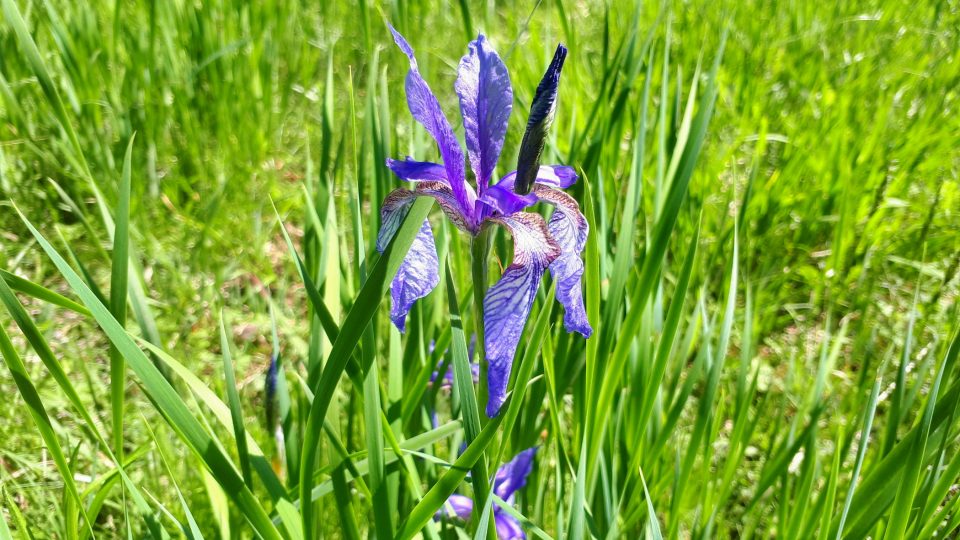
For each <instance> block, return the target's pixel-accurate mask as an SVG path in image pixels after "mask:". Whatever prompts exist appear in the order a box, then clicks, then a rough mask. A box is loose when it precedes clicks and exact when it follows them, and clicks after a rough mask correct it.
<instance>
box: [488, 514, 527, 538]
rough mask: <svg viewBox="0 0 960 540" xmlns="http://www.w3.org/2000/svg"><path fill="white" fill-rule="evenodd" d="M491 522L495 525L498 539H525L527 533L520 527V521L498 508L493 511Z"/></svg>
mask: <svg viewBox="0 0 960 540" xmlns="http://www.w3.org/2000/svg"><path fill="white" fill-rule="evenodd" d="M493 523H494V525H496V526H497V539H498V540H525V539H526V538H527V535H526V534H524V532H523V529H521V528H520V522H519V521H517V520H516V518H514V517H513V516H511V515H510V514H508V513H506V512H503V511H502V510H500V509H499V508H498V509H497V510H496V511H495V512H494V513H493Z"/></svg>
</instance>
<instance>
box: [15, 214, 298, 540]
mask: <svg viewBox="0 0 960 540" xmlns="http://www.w3.org/2000/svg"><path fill="white" fill-rule="evenodd" d="M14 209H15V210H16V211H17V213H18V215H19V216H20V219H21V221H23V223H24V225H26V226H27V228H28V229H29V230H30V232H31V234H33V236H34V238H36V239H37V242H38V243H39V244H40V246H41V247H42V248H43V250H44V251H45V252H46V253H47V256H49V257H50V259H51V260H52V261H53V263H54V265H55V266H56V267H57V269H58V270H59V271H60V273H61V274H62V275H63V276H64V278H65V279H66V280H67V282H68V283H69V284H70V287H71V288H72V289H73V290H74V292H75V293H76V294H77V296H79V297H80V299H81V301H83V303H84V305H85V306H87V309H89V310H90V312H91V313H92V314H93V317H94V319H96V321H97V324H98V325H99V326H100V328H101V329H102V330H103V331H104V333H105V334H106V335H107V337H108V338H109V339H110V342H111V343H113V344H114V345H116V347H117V349H118V350H119V351H120V353H121V354H122V355H123V356H124V358H125V359H126V361H127V362H128V363H129V364H130V367H131V368H132V369H133V371H134V373H136V374H137V376H138V377H139V379H140V382H141V384H142V385H143V388H144V390H145V391H146V392H147V394H148V395H149V396H150V398H151V399H152V400H153V402H154V404H155V406H156V407H157V409H158V410H159V411H160V412H161V413H163V414H164V417H165V418H166V420H167V422H168V423H169V424H170V426H171V427H172V428H173V429H174V431H176V432H177V434H178V435H179V436H180V438H181V439H182V440H183V441H184V442H185V443H187V445H188V446H189V447H190V449H191V450H192V451H193V452H194V453H195V455H196V456H197V457H198V458H199V459H200V460H201V462H203V463H204V465H206V467H207V468H208V469H209V471H210V472H211V474H212V475H213V476H214V478H215V479H216V480H217V482H218V483H219V484H220V485H221V486H222V487H223V488H224V491H225V492H226V493H227V495H228V496H229V497H231V498H232V499H233V500H234V502H235V503H236V504H237V506H238V507H239V508H240V510H241V512H243V515H244V517H245V518H246V519H247V520H248V521H249V522H250V524H251V525H252V526H253V528H254V529H255V530H256V531H257V532H258V534H260V535H261V536H263V537H264V538H266V539H268V540H269V539H279V538H280V533H279V532H278V531H277V529H276V527H274V526H273V523H271V522H270V519H269V518H268V517H267V514H266V512H265V511H264V509H263V507H262V506H261V505H260V503H259V501H258V500H257V499H256V497H255V496H254V495H253V493H251V492H250V490H249V489H248V488H247V487H246V485H244V483H243V479H242V478H241V477H240V475H239V474H238V473H237V470H236V469H235V468H234V466H233V464H232V463H230V460H229V458H228V457H227V456H226V455H224V454H223V453H222V452H221V451H220V450H219V449H218V448H217V447H216V446H215V445H214V444H213V441H212V439H211V437H210V435H209V434H208V433H207V432H206V431H205V430H204V429H203V427H202V426H201V425H200V422H198V421H197V419H196V418H195V417H194V416H193V415H192V414H191V413H190V411H189V409H188V408H187V406H186V404H185V403H184V402H183V400H182V399H181V398H180V396H179V395H178V394H177V392H176V390H174V389H173V387H172V386H171V385H170V383H169V382H168V381H167V379H166V378H164V376H163V375H162V374H161V372H160V371H159V370H158V369H157V367H156V366H155V365H154V364H153V363H152V362H151V361H150V359H148V358H147V356H146V354H144V352H143V351H142V350H140V348H139V347H137V346H136V344H135V343H134V341H133V338H131V337H130V336H129V335H128V334H127V332H126V330H124V329H123V327H122V326H120V324H119V323H118V322H117V320H116V319H114V318H113V316H112V315H111V314H110V312H109V311H108V310H107V308H106V306H104V305H103V304H102V303H101V302H100V300H98V299H97V297H96V296H95V295H94V294H93V292H92V291H91V290H90V288H89V287H87V286H86V284H85V283H84V281H83V279H82V278H81V277H80V276H79V275H77V273H76V272H74V271H73V269H72V268H71V267H70V265H68V264H67V261H65V260H64V259H63V257H62V256H61V255H60V254H59V253H58V252H57V250H56V249H54V247H53V246H52V245H50V243H49V242H48V241H47V240H46V238H44V236H43V235H42V234H40V231H38V230H37V229H36V227H34V225H33V223H31V222H30V220H28V219H27V217H26V216H25V215H23V213H22V212H21V211H20V209H19V208H17V207H16V206H15V207H14ZM78 401H79V400H78ZM91 423H92V422H91Z"/></svg>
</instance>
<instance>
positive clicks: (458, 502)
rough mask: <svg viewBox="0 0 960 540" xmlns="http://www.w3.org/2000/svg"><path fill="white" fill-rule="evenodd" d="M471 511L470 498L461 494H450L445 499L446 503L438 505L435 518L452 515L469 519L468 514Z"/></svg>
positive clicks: (471, 502) (465, 519)
mask: <svg viewBox="0 0 960 540" xmlns="http://www.w3.org/2000/svg"><path fill="white" fill-rule="evenodd" d="M472 512H473V501H472V500H470V497H465V496H463V495H451V496H450V498H448V499H447V503H446V504H444V505H443V506H441V507H440V510H437V515H436V517H437V518H441V517H444V516H447V517H453V516H456V517H458V518H460V519H462V520H464V521H470V514H471V513H472Z"/></svg>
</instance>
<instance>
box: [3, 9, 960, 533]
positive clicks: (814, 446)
mask: <svg viewBox="0 0 960 540" xmlns="http://www.w3.org/2000/svg"><path fill="white" fill-rule="evenodd" d="M0 4H2V7H3V22H2V23H0V50H3V51H4V54H3V55H2V57H0V207H2V208H3V210H4V211H3V212H0V228H2V236H0V238H2V239H0V263H2V264H0V302H2V304H3V306H4V309H3V310H0V312H2V313H4V315H2V316H0V355H2V357H3V360H4V365H5V366H6V367H7V370H5V373H9V376H6V375H4V376H0V389H2V390H3V391H4V392H5V395H8V396H11V397H10V399H7V400H6V401H5V403H4V405H2V406H0V418H2V419H3V422H0V438H2V440H3V441H4V444H2V445H0V464H2V465H3V467H0V493H2V496H0V507H2V508H3V512H0V538H20V537H22V538H30V537H65V538H87V537H92V536H96V537H99V536H106V537H126V536H130V537H142V536H152V537H158V538H160V537H169V536H184V537H188V538H201V537H218V536H219V537H222V538H228V537H230V538H232V537H238V538H241V537H243V538H245V537H250V536H251V535H255V536H258V537H263V538H316V537H334V538H341V537H342V538H359V537H361V536H369V537H376V538H394V537H396V538H413V537H418V536H420V537H425V538H460V537H464V536H467V537H471V536H472V537H492V536H494V530H493V527H492V526H491V525H492V524H491V517H492V516H493V515H494V514H499V513H504V514H509V515H511V516H513V517H514V518H516V519H517V520H518V521H519V522H520V523H521V524H522V525H523V527H524V529H525V531H526V533H527V535H528V536H529V537H538V538H557V539H566V538H571V539H579V538H586V537H593V538H621V537H623V538H636V537H648V538H664V537H666V538H692V537H697V538H712V537H731V536H737V537H746V538H752V537H772V536H775V537H778V538H814V537H816V538H864V537H872V538H881V537H883V538H931V537H934V536H936V537H949V536H950V535H951V534H953V535H955V534H956V530H957V528H958V526H960V497H957V493H956V484H957V483H958V479H960V457H958V456H960V451H958V450H960V367H958V365H957V362H958V356H960V325H958V323H957V321H958V320H960V309H958V304H957V297H958V292H960V286H958V280H957V273H958V272H957V271H958V268H960V227H958V225H960V221H958V216H957V210H956V209H957V208H958V202H960V201H958V197H960V183H958V179H957V171H958V166H960V162H958V160H957V155H956V152H955V149H954V146H955V144H954V141H955V138H956V137H955V134H956V133H958V132H960V120H958V116H957V115H956V114H955V110H956V108H957V106H958V103H957V100H958V94H957V92H956V91H955V90H953V89H954V88H955V87H956V86H957V85H956V83H957V81H958V80H960V71H958V70H960V67H958V66H960V62H958V60H960V58H958V57H957V51H956V47H955V45H954V44H955V43H956V42H957V39H958V38H960V35H958V30H957V29H958V28H960V24H958V23H960V15H958V13H957V11H956V9H955V8H954V7H953V6H951V5H949V4H948V3H941V4H935V5H930V6H926V5H912V6H903V5H900V4H898V3H892V2H883V1H875V2H858V3H854V4H851V5H845V6H842V7H832V6H831V7H826V6H821V5H819V4H817V3H814V2H794V3H781V4H776V5H766V4H763V5H760V4H759V3H748V4H742V5H741V4H737V5H736V6H734V5H732V4H730V5H727V4H726V3H715V4H708V3H701V4H682V5H681V4H677V5H670V4H663V5H661V4H659V3H646V2H639V3H636V4H634V3H631V2H625V1H620V0H615V1H613V2H609V3H608V4H607V5H601V4H596V5H594V4H570V3H566V2H563V1H560V0H556V1H553V2H541V3H536V4H533V5H530V6H521V5H512V4H499V3H495V2H487V3H482V4H476V5H474V4H471V3H469V2H460V3H458V4H455V5H453V6H446V7H442V6H438V5H435V4H434V3H430V2H405V1H396V2H386V3H376V2H361V3H360V4H358V5H353V4H351V3H347V2H327V3H323V4H321V5H313V4H302V3H299V2H293V1H286V0H283V1H278V2H274V3H270V4H263V5H259V4H249V3H243V2H229V1H225V2H216V3H190V2H172V3H160V2H157V3H152V2H151V3H147V4H145V5H140V4H137V3H125V2H101V3H94V4H93V5H91V6H81V5H74V4H72V3H65V2H44V3H31V2H22V1H16V0H2V1H0ZM387 21H389V22H391V23H392V24H393V25H394V26H396V27H397V28H398V29H399V30H400V31H402V32H404V33H405V34H406V35H407V36H408V37H409V38H410V39H411V41H412V44H413V46H414V47H415V48H416V49H417V51H418V60H419V63H420V69H421V71H422V72H423V73H424V74H425V75H426V77H427V79H428V81H429V82H430V84H431V86H432V87H433V89H434V91H435V92H436V93H437V94H438V97H439V98H440V101H441V104H442V105H443V107H444V108H445V110H446V111H447V113H448V116H449V117H450V118H451V119H454V118H458V115H457V110H456V103H455V100H454V99H453V96H454V94H453V91H452V83H453V80H454V77H455V68H456V63H457V61H458V59H459V57H460V56H461V55H462V54H463V53H464V52H465V50H466V42H467V40H468V39H470V38H472V37H473V36H474V35H475V32H477V31H483V32H484V33H485V34H486V35H487V36H488V37H489V39H490V40H491V42H492V43H493V44H494V45H495V46H496V48H497V49H498V50H499V52H500V53H501V55H503V57H504V59H505V61H506V63H507V66H508V68H509V69H510V75H511V80H512V84H513V88H514V95H515V104H514V105H515V106H514V110H515V111H518V113H517V114H515V115H514V117H515V118H514V119H513V120H512V121H511V123H510V127H509V129H508V136H507V141H506V145H505V152H504V156H505V160H506V161H507V162H509V161H510V160H511V159H512V156H513V155H515V152H516V150H517V147H518V146H519V142H520V140H519V138H520V134H521V133H522V125H523V123H524V122H525V118H523V114H521V113H520V112H519V111H526V110H527V109H528V108H529V104H530V101H531V99H532V97H533V92H534V89H535V87H536V84H537V81H538V79H539V77H540V75H541V73H542V71H543V68H544V66H546V64H547V62H548V61H549V58H550V56H549V55H550V54H551V53H552V51H553V48H554V47H555V45H556V43H557V42H558V41H563V42H564V43H566V45H567V46H568V47H569V49H570V51H571V53H570V58H569V59H568V61H567V66H566V68H565V71H564V75H563V81H562V83H561V94H560V107H559V111H558V115H557V121H556V124H555V126H554V131H553V134H552V136H551V139H550V141H549V142H548V144H547V154H548V156H547V158H546V159H545V162H547V161H548V162H551V163H564V164H570V165H573V166H575V167H576V168H577V169H578V172H579V173H580V180H579V182H578V183H577V184H576V186H575V187H574V188H572V190H571V193H572V195H574V197H575V198H576V199H577V200H578V201H579V203H580V205H581V208H582V209H583V212H584V214H585V215H586V217H587V220H588V222H589V224H590V230H591V233H590V236H589V238H588V241H587V246H586V249H585V252H584V262H585V272H584V282H583V283H584V287H583V288H584V296H585V301H586V306H587V312H588V316H589V318H590V321H591V323H592V325H593V327H594V330H595V332H594V335H593V336H592V337H591V338H589V339H587V340H583V339H581V338H580V337H579V336H576V335H569V334H567V333H566V332H565V331H563V328H562V324H561V317H562V312H561V308H558V307H555V304H556V302H554V297H553V296H554V289H553V284H552V283H550V280H545V283H544V286H542V287H541V289H540V292H539V294H538V298H537V300H536V301H535V305H534V309H533V314H532V315H531V317H530V320H529V321H528V323H527V325H526V329H525V333H524V338H523V339H522V341H521V346H520V350H519V351H518V353H517V359H516V362H515V366H514V373H513V377H512V381H511V386H510V388H511V394H510V397H509V399H508V401H507V403H506V404H505V406H504V407H503V410H502V412H501V414H500V415H499V416H498V417H496V418H495V419H491V420H486V419H482V418H481V415H480V414H479V412H478V411H479V410H480V409H479V408H480V407H482V406H483V405H484V404H483V403H479V402H478V400H477V398H476V394H475V389H474V385H473V384H472V383H471V381H470V369H471V368H470V365H469V362H470V361H471V358H470V355H469V352H468V351H469V347H468V344H469V342H470V336H471V334H473V333H475V331H476V329H477V325H478V321H477V320H475V319H476V317H475V316H474V313H475V312H476V311H477V310H475V309H474V306H475V303H476V302H477V300H476V299H475V295H474V292H475V291H476V290H482V289H483V285H485V284H482V283H478V282H477V280H476V279H475V277H474V275H473V274H472V273H471V268H470V264H469V260H470V251H471V246H470V244H469V242H468V239H467V238H465V237H463V236H462V235H460V234H459V233H458V231H457V230H456V229H455V228H453V227H452V226H451V225H450V224H449V223H446V222H445V221H444V220H442V219H440V213H439V212H437V211H436V209H433V204H432V201H429V200H422V199H421V200H419V201H418V202H417V203H415V204H414V205H413V207H412V208H411V209H410V211H409V213H408V215H407V217H406V219H405V220H404V224H403V226H402V227H401V229H400V231H399V232H398V234H397V236H396V237H395V239H394V240H393V242H392V243H391V244H390V247H389V248H388V249H387V250H386V251H385V252H384V253H382V254H377V252H376V250H375V249H373V246H374V241H375V239H376V237H377V232H378V230H379V227H380V223H379V212H378V211H377V210H378V208H379V204H380V202H381V201H382V200H383V198H384V197H385V196H386V194H387V193H389V191H391V190H392V189H394V188H396V187H397V186H398V185H399V181H397V180H396V179H395V178H393V177H392V175H391V174H389V171H388V170H387V169H386V168H385V167H384V166H383V163H384V160H385V158H387V157H401V156H404V155H408V154H409V155H412V156H417V157H429V156H432V155H434V154H435V153H436V150H435V147H434V146H433V144H432V142H431V141H430V140H429V139H428V137H427V135H426V134H425V133H424V132H423V130H422V129H420V128H419V126H417V125H416V124H414V122H413V121H412V119H411V118H410V116H409V114H408V112H407V109H406V105H405V97H404V94H403V82H402V81H403V74H404V72H405V70H406V68H405V63H404V60H405V59H403V58H402V57H401V55H400V54H398V53H397V52H396V51H395V50H394V48H393V46H392V41H391V40H390V38H389V35H388V33H387V32H386V27H385V24H384V23H385V22H387ZM454 124H455V129H457V130H459V129H460V126H459V125H456V124H457V123H456V122H454ZM501 169H504V167H501ZM500 172H506V170H501V171H500ZM543 211H546V210H545V209H543ZM425 217H430V218H431V221H432V222H433V229H434V231H435V233H436V238H437V247H438V250H439V256H440V261H441V266H442V268H443V269H444V271H443V272H441V276H442V277H441V284H440V286H438V287H437V289H436V290H435V291H434V292H433V293H431V295H429V296H428V297H426V298H425V299H423V300H422V301H420V302H418V304H417V305H416V307H415V308H414V309H413V311H412V312H411V314H410V318H409V322H408V327H407V331H406V333H404V334H400V333H399V332H398V331H397V330H396V329H395V328H394V327H393V326H392V325H390V324H389V321H388V319H387V317H386V316H384V311H385V306H383V305H382V304H383V303H384V301H385V296H386V292H387V289H388V287H389V283H390V280H391V279H392V277H393V275H394V274H395V273H396V272H397V268H398V267H399V264H400V262H401V260H402V259H403V257H404V255H405V254H406V251H407V249H408V248H409V246H410V245H411V243H412V241H413V237H414V235H415V234H416V232H417V231H418V230H419V227H420V224H421V223H422V221H423V219H424V218H425ZM434 218H436V219H434ZM511 249H512V247H511V243H510V239H509V236H508V235H504V234H499V235H495V236H494V238H493V239H492V253H493V256H494V260H495V261H497V262H500V263H502V262H504V261H509V260H510V254H511ZM490 268H491V274H493V275H491V276H489V279H491V280H492V279H495V278H497V277H498V274H499V267H498V265H497V264H493V265H491V267H490ZM128 318H129V319H130V320H129V321H128V320H127V319H128ZM473 360H476V359H473ZM448 368H451V369H452V370H453V373H454V374H455V376H454V384H453V385H452V386H451V387H449V388H447V387H444V386H443V385H441V384H439V383H431V382H430V381H431V375H432V374H433V373H434V372H435V371H436V372H439V373H445V372H446V370H447V369H448ZM268 371H269V372H270V373H271V374H275V375H276V378H275V379H271V381H274V380H275V384H274V383H273V382H270V383H267V382H266V381H267V380H268V379H267V377H268V375H267V374H268ZM267 386H269V391H268V390H267V388H266V387H267ZM481 397H482V393H481ZM268 411H269V413H268ZM531 446H539V447H540V449H539V451H538V452H537V457H536V462H535V467H534V470H533V472H532V474H531V476H530V478H529V480H528V483H527V486H526V487H525V488H524V489H522V490H521V491H519V492H518V494H517V497H516V499H515V500H513V501H504V500H502V499H501V498H499V497H497V496H496V495H495V493H494V492H493V491H492V490H491V486H490V484H489V481H488V477H489V476H491V475H492V474H493V473H494V471H496V470H497V469H498V468H499V467H500V466H501V465H503V464H504V463H505V462H507V461H508V460H509V459H510V458H511V457H512V456H514V455H515V454H517V453H518V452H520V451H521V450H524V449H526V448H529V447H531ZM453 493H462V494H467V495H471V496H474V497H475V498H476V500H478V501H482V502H484V505H483V506H481V507H478V508H476V509H475V514H474V519H472V520H470V521H469V522H468V523H456V522H451V521H449V520H439V521H438V520H435V519H434V516H435V514H436V513H437V512H438V510H440V509H441V508H442V507H443V505H444V504H445V502H446V501H447V499H448V497H449V496H450V495H451V494H453Z"/></svg>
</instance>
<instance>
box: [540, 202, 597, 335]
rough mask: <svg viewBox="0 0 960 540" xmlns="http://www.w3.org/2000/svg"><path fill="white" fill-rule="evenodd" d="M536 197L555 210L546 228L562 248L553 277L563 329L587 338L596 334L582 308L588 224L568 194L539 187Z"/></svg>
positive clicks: (553, 265)
mask: <svg viewBox="0 0 960 540" xmlns="http://www.w3.org/2000/svg"><path fill="white" fill-rule="evenodd" d="M533 192H534V193H535V194H536V195H537V197H538V198H539V199H540V200H542V201H545V202H548V203H550V204H552V205H554V207H555V208H556V210H554V212H553V215H552V216H550V223H549V224H548V225H547V228H548V229H549V230H550V236H552V237H553V239H554V240H556V241H557V244H559V245H560V256H559V257H557V260H555V261H553V263H552V264H551V265H550V274H551V275H553V279H554V281H555V282H556V284H557V300H558V301H559V302H560V303H561V304H563V310H564V314H563V326H564V327H565V328H566V329H567V332H578V333H579V334H580V335H582V336H583V337H585V338H588V337H590V335H591V334H593V328H591V327H590V321H588V320H587V311H586V309H585V308H584V305H583V292H582V289H581V284H580V278H581V277H582V276H583V260H581V259H580V253H581V252H583V247H584V245H586V243H587V234H588V233H589V230H590V228H589V225H588V224H587V219H586V218H585V217H583V214H582V213H581V212H580V205H579V204H577V201H576V200H575V199H574V198H573V197H571V196H570V195H567V194H566V193H564V192H562V191H559V190H556V189H553V188H549V187H546V186H536V187H535V188H534V190H533Z"/></svg>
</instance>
